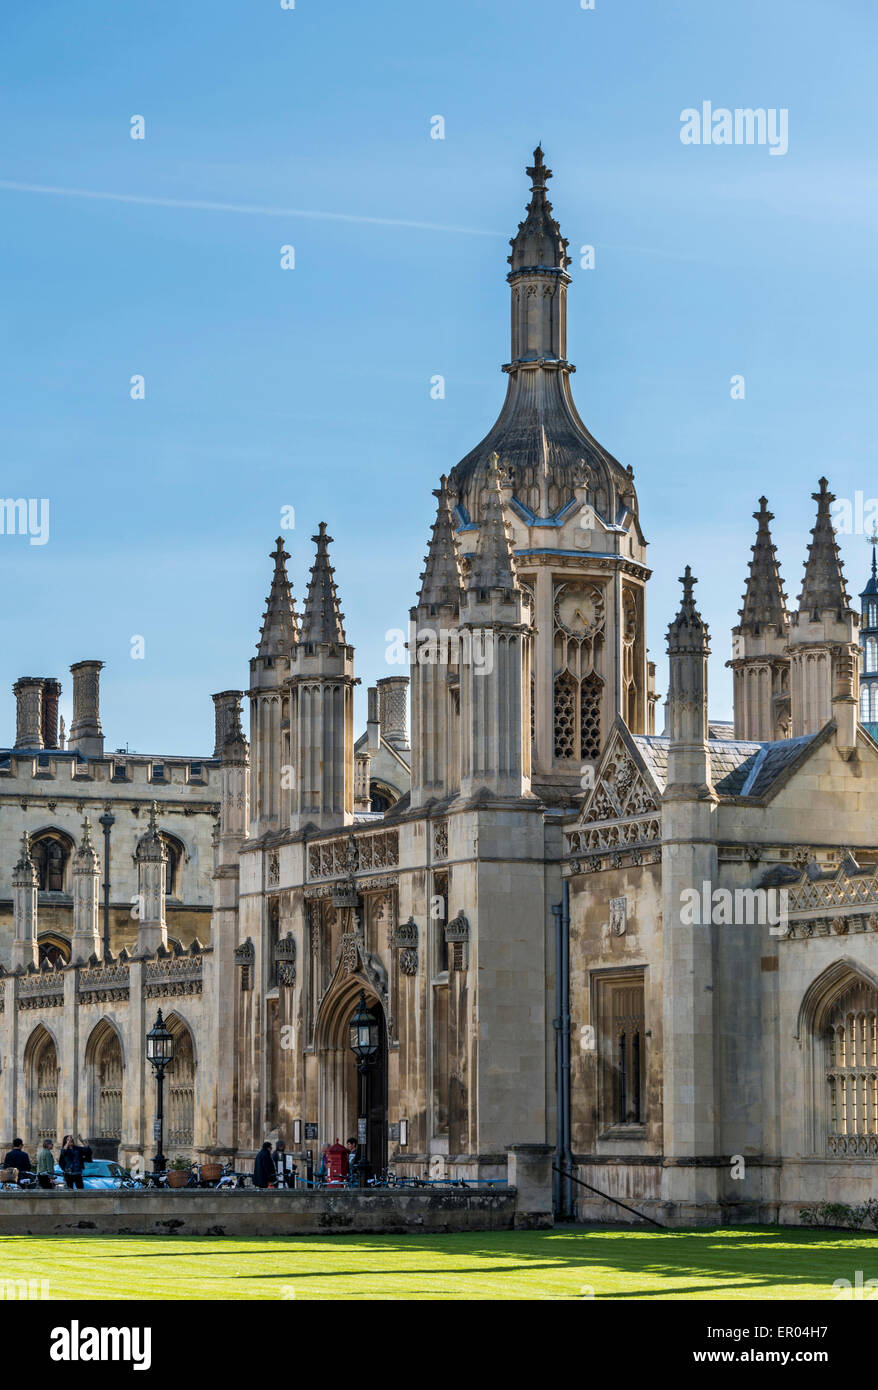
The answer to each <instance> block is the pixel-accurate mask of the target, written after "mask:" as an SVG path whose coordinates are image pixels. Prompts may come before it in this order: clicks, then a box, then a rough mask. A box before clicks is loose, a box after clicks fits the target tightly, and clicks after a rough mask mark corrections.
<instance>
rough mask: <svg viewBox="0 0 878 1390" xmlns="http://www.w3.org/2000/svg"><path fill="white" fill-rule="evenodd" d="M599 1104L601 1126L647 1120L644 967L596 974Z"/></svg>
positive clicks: (603, 1128) (630, 1125) (604, 1128)
mask: <svg viewBox="0 0 878 1390" xmlns="http://www.w3.org/2000/svg"><path fill="white" fill-rule="evenodd" d="M596 984H597V987H596V998H595V1003H596V1011H597V1021H598V1063H599V1069H600V1071H599V1077H598V1104H599V1120H600V1127H601V1129H602V1130H604V1131H607V1130H613V1129H616V1128H618V1127H619V1126H624V1127H625V1128H626V1129H630V1128H631V1127H632V1126H642V1125H644V1124H645V1123H646V1030H645V1026H644V981H643V972H642V971H632V972H626V973H625V974H619V975H615V974H614V975H606V976H599V977H598V979H597V982H596Z"/></svg>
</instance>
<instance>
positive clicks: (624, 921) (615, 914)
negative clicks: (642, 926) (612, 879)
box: [610, 898, 628, 936]
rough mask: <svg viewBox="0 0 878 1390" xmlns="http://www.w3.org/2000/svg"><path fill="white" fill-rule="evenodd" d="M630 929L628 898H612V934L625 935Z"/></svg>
mask: <svg viewBox="0 0 878 1390" xmlns="http://www.w3.org/2000/svg"><path fill="white" fill-rule="evenodd" d="M627 930H628V899H627V898H610V934H611V935H612V936H624V935H625V932H626V931H627Z"/></svg>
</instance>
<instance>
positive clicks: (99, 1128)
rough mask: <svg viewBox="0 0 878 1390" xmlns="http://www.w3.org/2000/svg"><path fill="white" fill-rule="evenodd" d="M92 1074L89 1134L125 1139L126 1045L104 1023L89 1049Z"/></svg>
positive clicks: (96, 1031) (87, 1053)
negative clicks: (124, 1059)
mask: <svg viewBox="0 0 878 1390" xmlns="http://www.w3.org/2000/svg"><path fill="white" fill-rule="evenodd" d="M85 1058H86V1070H87V1073H88V1082H89V1085H88V1096H89V1107H88V1108H89V1134H90V1135H91V1136H92V1137H93V1138H95V1139H121V1138H122V1078H123V1072H124V1064H123V1061H122V1044H121V1043H120V1041H119V1035H118V1033H117V1032H116V1030H115V1028H113V1027H112V1025H111V1024H110V1023H108V1022H107V1021H106V1020H105V1019H104V1020H102V1021H101V1022H100V1023H99V1024H98V1025H97V1027H96V1028H95V1030H94V1032H93V1033H92V1035H91V1037H90V1038H89V1040H88V1045H87V1047H86V1049H85Z"/></svg>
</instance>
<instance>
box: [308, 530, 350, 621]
mask: <svg viewBox="0 0 878 1390" xmlns="http://www.w3.org/2000/svg"><path fill="white" fill-rule="evenodd" d="M311 539H312V541H314V543H315V545H316V546H317V554H316V556H315V557H314V564H313V565H312V567H311V578H310V580H309V581H308V594H307V597H306V599H305V614H304V617H303V619H302V634H301V640H302V641H303V642H314V643H324V644H336V645H340V646H344V645H345V643H346V641H347V639H346V637H345V634H344V626H343V619H344V614H343V613H342V612H341V609H340V608H339V603H338V593H337V590H336V587H335V577H334V576H335V570H334V569H333V567H332V565H331V564H330V561H329V547H330V545H331V544H332V536H328V535H327V534H326V522H325V521H321V523H320V525H319V527H318V529H317V535H316V536H312V537H311Z"/></svg>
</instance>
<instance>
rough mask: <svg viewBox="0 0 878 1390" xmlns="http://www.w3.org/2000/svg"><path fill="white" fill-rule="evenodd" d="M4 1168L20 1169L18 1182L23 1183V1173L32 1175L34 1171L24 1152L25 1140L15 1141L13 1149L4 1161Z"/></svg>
mask: <svg viewBox="0 0 878 1390" xmlns="http://www.w3.org/2000/svg"><path fill="white" fill-rule="evenodd" d="M3 1167H4V1168H17V1169H18V1178H17V1179H16V1181H17V1182H21V1175H22V1173H30V1172H31V1171H32V1169H31V1166H30V1159H29V1157H28V1156H27V1154H26V1153H25V1151H24V1140H23V1139H13V1141H12V1148H11V1149H10V1150H9V1153H8V1154H7V1155H6V1157H5V1158H4V1160H3Z"/></svg>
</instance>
